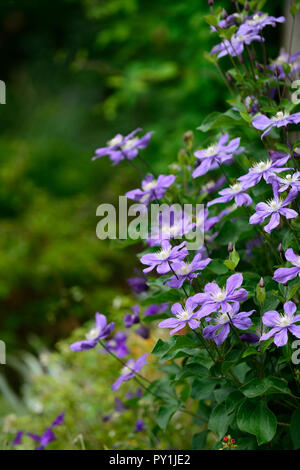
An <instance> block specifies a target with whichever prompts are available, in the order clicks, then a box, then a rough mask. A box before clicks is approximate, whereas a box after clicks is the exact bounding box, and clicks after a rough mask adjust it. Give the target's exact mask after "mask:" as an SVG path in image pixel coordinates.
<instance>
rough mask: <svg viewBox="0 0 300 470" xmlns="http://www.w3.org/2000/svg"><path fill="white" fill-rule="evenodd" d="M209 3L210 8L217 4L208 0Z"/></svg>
mask: <svg viewBox="0 0 300 470" xmlns="http://www.w3.org/2000/svg"><path fill="white" fill-rule="evenodd" d="M207 3H208V6H209V7H212V6H213V4H214V3H215V1H214V0H208V2H207Z"/></svg>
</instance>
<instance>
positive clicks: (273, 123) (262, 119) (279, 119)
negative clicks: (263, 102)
mask: <svg viewBox="0 0 300 470" xmlns="http://www.w3.org/2000/svg"><path fill="white" fill-rule="evenodd" d="M299 122H300V113H295V114H290V113H288V112H283V111H279V112H278V113H276V114H275V116H273V117H271V118H268V117H267V116H265V115H264V114H259V115H258V116H255V118H254V119H253V120H252V125H253V127H255V129H259V130H261V131H264V132H263V134H262V135H261V138H262V139H263V138H264V137H265V136H266V135H268V134H269V133H270V132H271V129H273V127H277V128H280V127H286V128H287V127H288V126H289V125H290V124H298V123H299Z"/></svg>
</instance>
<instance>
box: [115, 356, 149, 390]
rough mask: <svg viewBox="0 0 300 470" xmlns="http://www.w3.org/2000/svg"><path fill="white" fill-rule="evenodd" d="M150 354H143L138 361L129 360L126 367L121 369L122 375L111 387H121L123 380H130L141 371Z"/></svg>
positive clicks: (116, 388)
mask: <svg viewBox="0 0 300 470" xmlns="http://www.w3.org/2000/svg"><path fill="white" fill-rule="evenodd" d="M147 356H148V354H147V353H146V354H143V355H142V356H141V357H140V358H139V359H137V360H136V361H135V360H134V359H129V361H127V363H126V365H125V367H124V368H123V369H122V371H121V375H120V377H119V378H118V379H117V380H116V381H115V382H114V383H113V385H112V387H111V389H112V390H113V391H116V390H118V389H119V388H120V386H121V385H122V383H123V382H127V381H128V380H130V379H132V378H133V377H135V375H136V373H137V372H139V371H140V370H141V369H142V367H143V366H144V365H145V364H146V362H147V361H146V358H147Z"/></svg>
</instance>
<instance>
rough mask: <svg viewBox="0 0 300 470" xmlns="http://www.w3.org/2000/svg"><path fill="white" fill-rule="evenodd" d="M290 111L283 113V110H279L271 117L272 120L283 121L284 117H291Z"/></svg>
mask: <svg viewBox="0 0 300 470" xmlns="http://www.w3.org/2000/svg"><path fill="white" fill-rule="evenodd" d="M289 115H290V113H283V112H282V111H278V113H276V114H275V116H273V117H272V118H271V121H283V119H285V118H287V117H289Z"/></svg>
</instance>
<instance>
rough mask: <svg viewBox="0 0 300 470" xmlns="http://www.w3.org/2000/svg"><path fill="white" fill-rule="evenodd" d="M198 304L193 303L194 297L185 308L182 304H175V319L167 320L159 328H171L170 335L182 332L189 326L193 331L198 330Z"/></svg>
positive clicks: (172, 310)
mask: <svg viewBox="0 0 300 470" xmlns="http://www.w3.org/2000/svg"><path fill="white" fill-rule="evenodd" d="M196 307H197V304H196V303H195V302H194V301H193V298H192V297H189V298H188V299H187V300H186V302H185V306H184V307H183V306H182V305H181V304H180V303H178V302H177V303H175V304H173V305H172V307H171V312H172V313H173V315H174V316H173V317H171V318H167V319H166V320H163V321H162V322H160V323H159V324H158V327H159V328H171V330H170V335H172V334H174V333H176V332H177V331H179V330H182V329H183V328H184V327H185V326H186V325H188V326H189V327H190V328H191V329H192V330H194V329H195V328H198V326H199V320H198V319H197V311H196V312H195V309H196Z"/></svg>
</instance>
